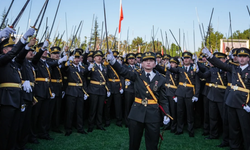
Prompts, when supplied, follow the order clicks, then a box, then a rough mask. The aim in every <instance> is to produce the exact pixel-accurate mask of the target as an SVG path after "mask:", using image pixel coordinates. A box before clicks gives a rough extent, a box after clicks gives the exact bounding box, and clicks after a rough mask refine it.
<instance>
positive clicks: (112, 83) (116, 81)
mask: <svg viewBox="0 0 250 150" xmlns="http://www.w3.org/2000/svg"><path fill="white" fill-rule="evenodd" d="M113 54H114V57H115V58H116V59H118V57H117V56H118V54H119V52H118V51H113ZM107 69H108V82H107V84H108V85H109V86H108V87H110V92H111V95H110V97H109V98H108V100H107V102H106V105H105V120H106V122H105V126H104V127H108V126H109V125H110V107H111V103H112V101H113V100H114V105H115V116H116V125H117V126H119V127H122V99H121V94H123V88H122V83H121V79H120V76H119V74H117V72H116V71H115V70H114V68H113V67H112V66H110V65H107Z"/></svg>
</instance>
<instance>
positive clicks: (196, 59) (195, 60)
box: [193, 54, 198, 64]
mask: <svg viewBox="0 0 250 150" xmlns="http://www.w3.org/2000/svg"><path fill="white" fill-rule="evenodd" d="M193 57H194V63H195V64H197V62H198V58H197V55H196V54H194V55H193Z"/></svg>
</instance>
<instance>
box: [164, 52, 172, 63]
mask: <svg viewBox="0 0 250 150" xmlns="http://www.w3.org/2000/svg"><path fill="white" fill-rule="evenodd" d="M170 58H171V56H170V55H168V54H164V55H163V57H162V60H163V64H164V65H165V64H167V63H169V60H170Z"/></svg>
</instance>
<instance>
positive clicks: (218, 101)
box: [198, 52, 227, 139]
mask: <svg viewBox="0 0 250 150" xmlns="http://www.w3.org/2000/svg"><path fill="white" fill-rule="evenodd" d="M213 55H214V57H216V58H219V59H220V60H221V61H222V62H223V63H224V62H225V61H226V57H227V56H226V55H225V54H224V53H220V52H215V53H214V54H213ZM198 75H199V76H200V77H203V78H210V83H209V85H208V86H209V87H210V90H209V92H208V95H207V98H208V100H209V119H210V120H209V123H210V135H209V136H208V137H206V139H217V138H218V137H219V122H220V120H222V115H223V104H224V95H225V90H226V85H227V72H224V71H222V70H221V69H219V68H217V67H212V68H210V69H209V70H208V71H206V72H204V73H201V72H200V71H199V72H198Z"/></svg>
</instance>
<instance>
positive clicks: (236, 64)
mask: <svg viewBox="0 0 250 150" xmlns="http://www.w3.org/2000/svg"><path fill="white" fill-rule="evenodd" d="M229 63H230V64H233V65H235V66H239V64H238V63H235V62H232V61H231V60H230V61H229Z"/></svg>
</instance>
